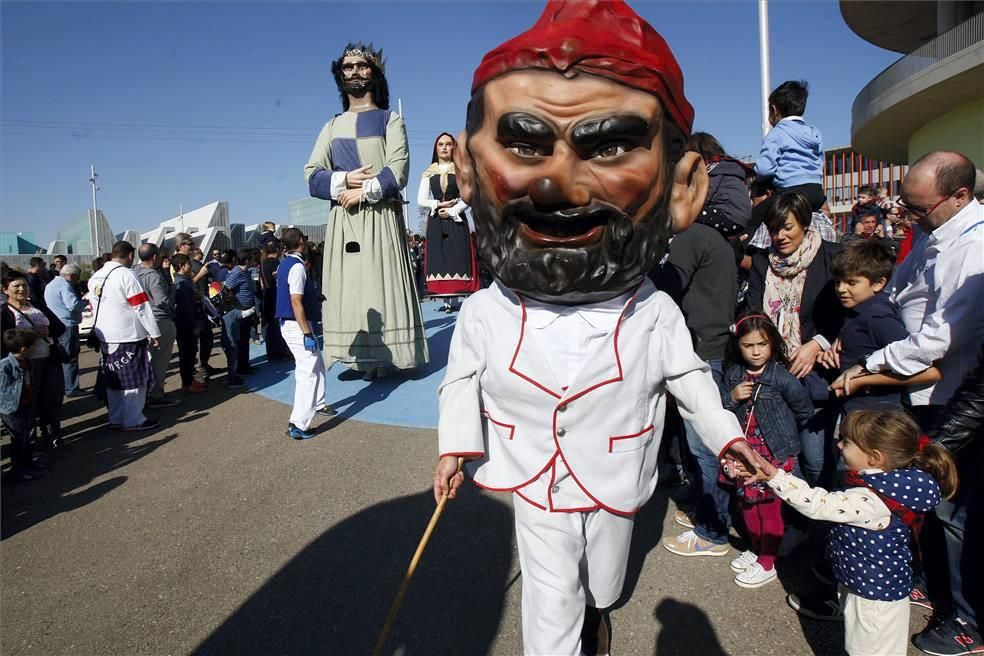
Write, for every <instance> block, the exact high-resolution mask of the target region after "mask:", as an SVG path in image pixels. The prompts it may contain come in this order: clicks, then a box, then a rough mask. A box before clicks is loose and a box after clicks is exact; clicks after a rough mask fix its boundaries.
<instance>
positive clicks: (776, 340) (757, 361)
mask: <svg viewBox="0 0 984 656" xmlns="http://www.w3.org/2000/svg"><path fill="white" fill-rule="evenodd" d="M787 366H789V358H788V356H787V354H786V345H785V343H784V342H783V339H782V336H781V335H780V334H779V331H778V330H777V329H776V327H775V324H773V323H772V320H771V319H769V318H768V317H767V316H765V315H763V314H758V313H749V314H744V315H742V316H741V317H739V319H738V321H736V322H735V324H734V325H733V326H732V327H731V340H730V341H729V343H728V349H727V352H726V355H725V370H724V376H723V377H722V381H721V385H720V387H721V399H722V402H723V403H724V407H725V408H728V409H730V410H731V411H732V412H734V413H735V414H736V415H737V416H738V420H739V421H740V422H741V425H742V426H743V427H744V429H745V438H746V439H747V440H748V443H749V445H751V447H752V448H753V449H755V450H756V451H757V452H758V453H759V454H760V455H761V456H762V457H763V458H765V459H766V460H768V461H769V462H770V463H772V464H773V465H775V466H776V467H779V468H780V469H783V470H785V471H787V472H788V471H792V470H793V468H794V467H795V465H796V456H797V454H799V452H800V450H801V443H800V438H799V433H800V427H801V426H803V425H804V424H805V423H806V422H807V421H808V420H809V419H810V417H812V416H813V404H812V403H811V402H810V395H809V394H808V393H807V391H806V389H805V388H804V387H803V386H802V385H801V384H800V383H799V381H798V380H797V379H796V377H795V376H793V375H792V374H791V373H789V371H788V370H787V369H786V367H787ZM738 486H739V487H738V491H737V493H738V500H739V505H740V507H741V512H742V516H743V518H744V520H745V526H746V528H747V529H748V539H749V542H750V543H751V545H750V546H751V548H750V549H749V550H747V551H744V552H742V554H741V555H740V556H738V557H737V558H735V559H734V560H733V561H732V562H731V569H732V570H733V571H735V572H736V573H737V576H736V577H735V583H736V584H737V585H739V586H741V587H743V588H757V587H760V586H763V585H765V584H766V583H768V582H770V581H772V580H773V579H775V578H776V572H775V561H776V555H777V554H778V552H779V543H780V542H781V541H782V535H783V533H784V532H785V524H784V523H783V520H782V503H781V502H779V501H778V500H777V499H776V498H775V495H774V494H773V492H772V490H771V489H769V487H768V485H766V484H765V483H762V482H755V483H749V484H747V485H742V484H741V483H739V484H738Z"/></svg>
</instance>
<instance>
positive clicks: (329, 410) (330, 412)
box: [314, 405, 338, 417]
mask: <svg viewBox="0 0 984 656" xmlns="http://www.w3.org/2000/svg"><path fill="white" fill-rule="evenodd" d="M314 414H316V415H318V416H319V417H334V416H335V415H337V414H338V410H335V408H333V407H331V406H330V405H323V406H321V407H320V408H318V409H317V410H315V411H314Z"/></svg>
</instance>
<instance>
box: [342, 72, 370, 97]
mask: <svg viewBox="0 0 984 656" xmlns="http://www.w3.org/2000/svg"><path fill="white" fill-rule="evenodd" d="M342 91H344V92H345V93H347V94H348V95H350V96H352V97H353V98H362V97H364V96H365V95H366V94H367V93H369V92H370V91H372V80H370V79H369V78H364V77H351V78H349V79H347V80H344V81H343V82H342Z"/></svg>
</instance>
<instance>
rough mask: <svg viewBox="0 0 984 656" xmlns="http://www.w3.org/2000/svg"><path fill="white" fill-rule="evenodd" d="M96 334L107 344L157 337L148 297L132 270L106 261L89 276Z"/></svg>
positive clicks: (158, 333) (155, 322) (156, 328)
mask: <svg viewBox="0 0 984 656" xmlns="http://www.w3.org/2000/svg"><path fill="white" fill-rule="evenodd" d="M89 290H90V291H91V292H92V294H91V295H90V297H91V302H92V312H93V315H94V316H95V317H96V319H95V326H94V327H93V329H94V330H95V331H96V336H97V337H99V339H101V340H102V341H103V342H105V343H107V344H122V343H126V342H139V341H140V340H143V339H146V338H147V337H152V338H154V339H156V338H158V337H160V336H161V331H160V329H159V328H158V327H157V321H156V320H155V319H154V311H153V309H151V307H150V302H149V301H150V298H149V297H148V296H147V292H145V291H144V289H143V287H142V286H141V285H140V281H139V280H137V277H136V276H135V275H134V274H133V272H132V271H131V270H130V269H128V268H126V267H124V266H123V265H121V264H118V263H116V262H107V263H106V264H104V265H103V266H102V268H101V269H99V271H96V272H95V273H94V274H92V277H91V278H90V279H89Z"/></svg>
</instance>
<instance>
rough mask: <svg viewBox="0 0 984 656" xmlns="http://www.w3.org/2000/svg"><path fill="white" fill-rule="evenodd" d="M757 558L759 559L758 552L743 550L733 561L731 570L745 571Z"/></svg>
mask: <svg viewBox="0 0 984 656" xmlns="http://www.w3.org/2000/svg"><path fill="white" fill-rule="evenodd" d="M756 560H758V554H757V553H755V552H754V551H751V550H749V551H742V552H741V555H740V556H738V557H737V558H735V559H734V560H732V561H731V571H732V572H738V573H741V572H744V571H745V570H746V569H748V568H749V566H751V564H752V563H754V562H755V561H756Z"/></svg>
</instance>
